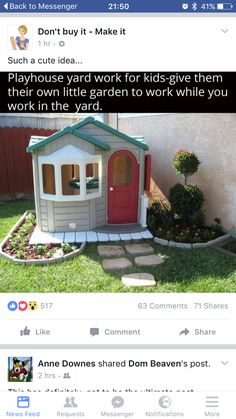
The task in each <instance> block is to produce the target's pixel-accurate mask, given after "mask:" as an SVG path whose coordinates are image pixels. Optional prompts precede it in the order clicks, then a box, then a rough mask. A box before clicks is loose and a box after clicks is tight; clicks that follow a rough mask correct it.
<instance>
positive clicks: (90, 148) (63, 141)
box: [43, 134, 95, 155]
mask: <svg viewBox="0 0 236 419" xmlns="http://www.w3.org/2000/svg"><path fill="white" fill-rule="evenodd" d="M68 144H70V145H73V146H75V147H78V148H79V149H80V150H83V151H87V152H88V153H90V154H95V145H94V144H91V143H88V142H87V141H84V140H82V139H80V138H78V137H75V136H74V135H71V134H67V135H64V137H62V138H59V139H58V140H57V141H54V142H52V143H49V144H47V145H46V146H45V147H44V153H43V154H44V155H47V154H50V153H53V152H55V151H57V150H60V149H61V148H63V147H65V146H67V145H68Z"/></svg>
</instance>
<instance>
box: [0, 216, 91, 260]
mask: <svg viewBox="0 0 236 419" xmlns="http://www.w3.org/2000/svg"><path fill="white" fill-rule="evenodd" d="M35 227H36V217H35V212H34V211H26V212H25V213H24V214H23V216H22V217H21V218H20V219H19V221H18V222H17V223H16V224H15V225H14V227H13V228H12V229H11V230H10V232H9V233H8V235H7V236H6V237H5V239H4V240H3V242H2V243H1V245H0V255H1V256H3V257H5V258H7V259H9V260H11V261H12V262H13V263H18V264H27V265H28V264H34V265H45V264H47V263H57V262H63V261H64V260H68V259H72V258H73V257H75V256H77V255H78V254H80V253H82V252H83V250H84V248H85V244H86V243H74V244H68V243H59V244H54V243H48V244H46V245H41V244H38V245H30V244H29V240H30V237H31V235H32V233H33V231H34V229H35Z"/></svg>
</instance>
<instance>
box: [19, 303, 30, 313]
mask: <svg viewBox="0 0 236 419" xmlns="http://www.w3.org/2000/svg"><path fill="white" fill-rule="evenodd" d="M18 308H19V310H20V311H25V310H27V308H28V304H27V302H26V301H20V302H19V304H18Z"/></svg>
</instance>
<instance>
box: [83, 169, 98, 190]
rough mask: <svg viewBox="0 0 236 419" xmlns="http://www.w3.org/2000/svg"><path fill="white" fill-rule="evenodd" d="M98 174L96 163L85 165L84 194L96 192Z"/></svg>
mask: <svg viewBox="0 0 236 419" xmlns="http://www.w3.org/2000/svg"><path fill="white" fill-rule="evenodd" d="M98 189H99V172H98V163H89V164H86V194H92V193H96V192H98Z"/></svg>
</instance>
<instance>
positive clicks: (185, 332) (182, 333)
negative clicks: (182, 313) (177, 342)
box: [179, 327, 189, 336]
mask: <svg viewBox="0 0 236 419" xmlns="http://www.w3.org/2000/svg"><path fill="white" fill-rule="evenodd" d="M188 334H189V330H188V329H187V328H186V327H185V329H184V330H181V332H180V334H179V335H180V336H181V335H185V336H187V335H188Z"/></svg>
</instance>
